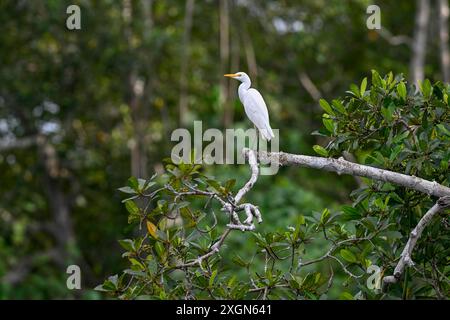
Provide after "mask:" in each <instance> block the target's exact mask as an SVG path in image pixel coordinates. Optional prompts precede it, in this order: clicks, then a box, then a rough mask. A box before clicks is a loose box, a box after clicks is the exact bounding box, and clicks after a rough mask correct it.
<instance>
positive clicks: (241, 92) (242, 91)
mask: <svg viewBox="0 0 450 320" xmlns="http://www.w3.org/2000/svg"><path fill="white" fill-rule="evenodd" d="M251 85H252V83H251V82H250V79H248V80H245V81H243V82H242V83H241V84H240V85H239V89H238V94H239V99H241V101H242V99H243V98H244V95H245V94H246V93H247V90H248V89H250V86H251Z"/></svg>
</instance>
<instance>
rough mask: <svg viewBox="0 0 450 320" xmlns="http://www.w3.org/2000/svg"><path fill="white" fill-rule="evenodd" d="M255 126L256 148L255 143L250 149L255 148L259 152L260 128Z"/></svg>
mask: <svg viewBox="0 0 450 320" xmlns="http://www.w3.org/2000/svg"><path fill="white" fill-rule="evenodd" d="M253 128H254V129H255V138H256V141H255V142H256V149H254V147H255V146H254V145H253V146H252V147H251V148H250V149H253V150H255V151H256V152H258V139H259V132H258V129H256V126H255V125H253Z"/></svg>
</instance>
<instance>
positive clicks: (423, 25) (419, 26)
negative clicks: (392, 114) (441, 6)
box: [410, 0, 430, 85]
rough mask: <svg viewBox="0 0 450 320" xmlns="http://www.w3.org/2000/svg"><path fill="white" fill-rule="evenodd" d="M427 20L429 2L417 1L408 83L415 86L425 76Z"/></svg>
mask: <svg viewBox="0 0 450 320" xmlns="http://www.w3.org/2000/svg"><path fill="white" fill-rule="evenodd" d="M429 18H430V1H429V0H417V7H416V18H415V27H414V38H413V43H412V58H411V64H410V81H411V82H412V83H413V84H416V85H417V83H418V81H422V80H423V79H424V76H425V72H424V68H425V56H426V49H427V47H426V45H427V32H428V24H429Z"/></svg>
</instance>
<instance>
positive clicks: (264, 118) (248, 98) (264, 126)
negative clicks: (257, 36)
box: [225, 72, 274, 140]
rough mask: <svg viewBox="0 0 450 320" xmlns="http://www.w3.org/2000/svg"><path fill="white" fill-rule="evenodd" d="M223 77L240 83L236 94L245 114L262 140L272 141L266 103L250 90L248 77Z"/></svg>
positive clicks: (230, 75)
mask: <svg viewBox="0 0 450 320" xmlns="http://www.w3.org/2000/svg"><path fill="white" fill-rule="evenodd" d="M225 76H227V77H231V78H234V79H236V80H239V81H241V82H242V83H241V85H240V86H239V88H238V93H239V99H240V100H241V102H242V104H243V105H244V110H245V114H246V115H247V117H248V118H249V119H250V121H251V122H253V124H254V125H255V126H256V128H258V130H259V132H260V133H261V135H262V137H263V138H264V139H266V140H270V139H272V138H273V137H274V134H273V131H272V128H271V127H270V122H269V112H268V111H267V106H266V103H265V101H264V98H263V97H262V95H261V94H260V93H259V91H258V90H256V89H253V88H250V86H251V81H250V78H249V76H248V75H247V74H246V73H245V72H238V73H235V74H226V75H225Z"/></svg>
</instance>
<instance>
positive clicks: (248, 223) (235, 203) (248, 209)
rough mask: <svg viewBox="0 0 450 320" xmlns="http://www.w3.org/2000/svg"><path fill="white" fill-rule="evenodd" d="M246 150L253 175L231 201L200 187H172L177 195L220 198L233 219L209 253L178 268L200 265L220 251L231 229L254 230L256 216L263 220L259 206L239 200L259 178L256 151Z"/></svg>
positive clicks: (259, 220) (223, 206)
mask: <svg viewBox="0 0 450 320" xmlns="http://www.w3.org/2000/svg"><path fill="white" fill-rule="evenodd" d="M244 152H245V153H246V156H247V158H248V159H249V164H250V168H251V176H250V179H249V180H248V181H247V183H246V184H245V185H244V186H243V187H242V188H241V189H240V190H239V191H238V192H237V194H236V196H235V197H234V198H232V199H230V201H228V202H227V201H225V200H223V199H222V198H220V197H219V196H218V195H217V194H215V193H213V192H208V191H202V190H198V189H195V188H193V187H192V186H188V187H189V188H190V190H191V191H188V192H176V191H174V190H173V189H172V192H176V194H177V197H179V196H182V195H187V194H189V195H194V194H197V195H204V196H208V197H210V198H211V197H212V198H214V199H216V200H218V201H219V202H220V203H221V204H222V210H223V211H225V212H227V213H228V214H229V216H230V218H231V221H232V222H231V223H229V224H227V228H226V229H225V231H224V232H223V234H222V235H221V236H220V238H219V240H217V241H216V242H215V243H214V244H213V245H211V247H210V248H209V250H208V252H207V253H205V254H204V255H201V256H199V257H197V258H196V259H194V260H192V261H190V262H187V263H184V264H180V265H178V266H177V267H176V268H187V267H192V266H195V265H197V264H198V265H199V266H201V265H202V261H203V260H205V259H207V258H209V257H211V256H212V255H214V254H216V253H218V252H219V250H220V248H221V247H222V245H223V244H224V242H225V239H226V238H227V237H228V235H229V234H230V233H231V231H233V230H241V231H252V230H254V229H255V225H254V224H253V219H254V218H256V220H257V221H258V223H261V222H262V217H261V213H260V212H259V209H258V207H257V206H255V205H253V204H251V203H242V204H239V202H240V201H241V200H242V198H243V197H244V195H245V194H246V193H247V192H249V191H250V189H251V188H252V187H253V185H254V184H255V183H256V180H257V179H258V175H259V168H258V163H257V160H256V154H255V151H253V150H250V149H244ZM239 211H244V212H245V213H246V215H247V218H246V219H245V221H244V222H243V223H242V222H241V221H240V220H239V217H238V214H237V212H239Z"/></svg>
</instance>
